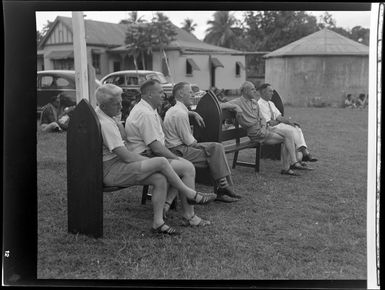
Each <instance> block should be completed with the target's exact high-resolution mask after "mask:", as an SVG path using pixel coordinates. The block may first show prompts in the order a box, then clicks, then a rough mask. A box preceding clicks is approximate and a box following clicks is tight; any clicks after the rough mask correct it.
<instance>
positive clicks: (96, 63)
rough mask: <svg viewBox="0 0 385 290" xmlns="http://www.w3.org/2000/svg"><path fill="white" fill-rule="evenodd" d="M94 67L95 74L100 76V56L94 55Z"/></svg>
mask: <svg viewBox="0 0 385 290" xmlns="http://www.w3.org/2000/svg"><path fill="white" fill-rule="evenodd" d="M92 66H93V67H94V68H95V73H97V74H100V54H98V53H92Z"/></svg>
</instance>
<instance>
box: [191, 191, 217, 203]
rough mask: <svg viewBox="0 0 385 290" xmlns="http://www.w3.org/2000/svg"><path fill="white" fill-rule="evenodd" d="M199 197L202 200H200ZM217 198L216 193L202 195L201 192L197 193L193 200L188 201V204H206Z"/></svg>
mask: <svg viewBox="0 0 385 290" xmlns="http://www.w3.org/2000/svg"><path fill="white" fill-rule="evenodd" d="M198 196H200V197H201V198H200V199H199V198H198ZM216 198H217V195H216V194H215V193H201V192H198V191H197V192H195V196H194V198H193V199H187V203H188V204H190V205H194V204H206V203H209V202H211V201H213V200H215V199H216Z"/></svg>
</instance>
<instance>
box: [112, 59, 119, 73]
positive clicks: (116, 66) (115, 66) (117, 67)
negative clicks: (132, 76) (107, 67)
mask: <svg viewBox="0 0 385 290" xmlns="http://www.w3.org/2000/svg"><path fill="white" fill-rule="evenodd" d="M113 70H114V71H120V61H114V68H113Z"/></svg>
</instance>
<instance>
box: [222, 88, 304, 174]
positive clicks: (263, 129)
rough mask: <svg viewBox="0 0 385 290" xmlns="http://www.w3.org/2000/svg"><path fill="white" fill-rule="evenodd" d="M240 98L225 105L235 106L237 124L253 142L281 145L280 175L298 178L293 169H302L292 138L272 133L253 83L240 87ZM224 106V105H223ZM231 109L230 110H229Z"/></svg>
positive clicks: (281, 133)
mask: <svg viewBox="0 0 385 290" xmlns="http://www.w3.org/2000/svg"><path fill="white" fill-rule="evenodd" d="M241 93H242V96H241V97H239V98H236V99H233V100H231V101H229V102H227V103H229V104H231V105H233V106H234V105H235V108H233V110H235V111H236V118H237V120H238V122H239V124H240V125H241V126H242V127H243V128H245V129H246V130H247V135H248V136H249V138H250V140H251V141H253V142H261V143H264V144H281V143H283V146H282V147H281V148H282V150H281V157H282V158H281V160H282V170H281V174H285V175H291V176H298V175H299V174H297V173H295V172H294V171H293V169H304V167H303V166H302V165H301V164H300V163H299V161H298V160H297V155H296V150H295V144H294V137H293V135H292V134H291V133H289V132H274V131H273V130H271V127H270V126H268V124H267V123H266V120H265V118H264V117H263V116H262V114H261V112H260V110H259V106H258V102H257V98H258V92H257V90H256V89H255V86H254V84H253V83H251V82H249V81H246V82H244V83H243V84H242V86H241ZM225 104H226V103H225ZM229 109H232V108H229Z"/></svg>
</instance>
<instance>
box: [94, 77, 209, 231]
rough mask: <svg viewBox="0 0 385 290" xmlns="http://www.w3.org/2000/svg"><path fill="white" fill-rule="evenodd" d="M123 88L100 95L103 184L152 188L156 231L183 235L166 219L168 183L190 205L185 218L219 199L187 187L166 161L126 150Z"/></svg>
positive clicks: (102, 89)
mask: <svg viewBox="0 0 385 290" xmlns="http://www.w3.org/2000/svg"><path fill="white" fill-rule="evenodd" d="M121 94H122V89H121V88H119V87H118V86H115V85H113V84H105V85H103V86H101V87H99V88H98V89H97V90H96V92H95V95H96V100H97V103H98V107H97V108H96V109H95V111H96V113H97V116H98V118H99V121H100V127H101V132H102V137H103V182H104V185H106V186H121V187H126V186H130V185H152V186H153V197H152V204H153V209H154V219H153V224H152V231H153V232H155V233H160V234H168V235H175V234H179V233H178V232H177V231H176V230H175V229H174V228H173V227H171V226H169V225H167V224H166V223H165V222H164V220H163V207H164V204H165V199H166V194H167V186H168V183H169V184H171V185H172V186H173V187H175V188H177V189H178V190H179V192H180V193H181V195H182V196H184V198H185V200H186V203H187V204H189V206H190V208H189V209H190V211H189V212H184V214H185V215H188V214H191V212H192V214H194V207H193V206H192V205H191V204H204V203H207V202H210V201H212V200H214V199H215V197H216V196H215V195H214V196H210V195H204V194H201V193H199V192H196V191H195V190H194V189H192V188H189V187H188V186H186V185H185V184H184V183H183V182H182V181H181V179H180V178H179V176H178V175H177V174H176V173H175V171H174V170H173V168H172V167H171V166H170V163H169V162H168V160H167V159H166V158H163V157H157V158H147V157H144V156H142V155H140V154H137V153H135V152H131V151H130V150H128V149H127V147H126V144H125V143H126V140H125V138H126V136H125V131H124V128H123V127H122V125H121V124H120V123H119V122H117V121H116V120H115V119H114V117H115V116H117V115H118V114H119V113H120V111H121V109H122V97H121Z"/></svg>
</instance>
